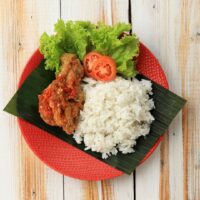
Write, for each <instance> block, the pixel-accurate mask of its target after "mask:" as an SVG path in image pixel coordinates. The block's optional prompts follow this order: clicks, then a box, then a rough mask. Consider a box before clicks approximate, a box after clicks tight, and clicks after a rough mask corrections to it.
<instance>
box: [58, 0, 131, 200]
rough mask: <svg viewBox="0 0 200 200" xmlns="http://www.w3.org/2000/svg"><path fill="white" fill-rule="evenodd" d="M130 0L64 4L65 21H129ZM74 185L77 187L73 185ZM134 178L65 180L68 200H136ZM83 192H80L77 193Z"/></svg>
mask: <svg viewBox="0 0 200 200" xmlns="http://www.w3.org/2000/svg"><path fill="white" fill-rule="evenodd" d="M127 11H128V1H124V0H118V1H96V0H84V1H79V0H74V1H63V0H62V1H61V18H63V19H65V20H90V21H92V22H97V21H104V22H106V23H107V24H112V23H113V22H114V23H116V22H117V21H124V22H128V12H127ZM71 183H73V184H71ZM133 189H134V188H133V177H132V176H124V177H119V178H117V179H115V180H110V181H101V182H93V181H78V180H72V179H71V178H68V177H65V199H69V195H70V197H71V199H72V200H73V199H78V197H80V196H82V195H83V196H84V198H85V199H104V200H111V199H122V197H126V199H127V200H129V199H130V200H132V199H133V196H134V193H133ZM77 191H79V192H77Z"/></svg>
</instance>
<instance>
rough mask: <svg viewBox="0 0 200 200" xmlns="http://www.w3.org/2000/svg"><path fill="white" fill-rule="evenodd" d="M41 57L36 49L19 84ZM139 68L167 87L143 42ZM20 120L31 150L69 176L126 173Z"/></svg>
mask: <svg viewBox="0 0 200 200" xmlns="http://www.w3.org/2000/svg"><path fill="white" fill-rule="evenodd" d="M42 59H43V56H42V55H41V54H40V52H39V51H38V50H37V51H36V52H35V53H34V54H33V55H32V57H31V58H30V60H29V61H28V63H27V64H26V67H25V69H24V71H23V73H22V76H21V78H20V82H19V85H21V84H22V83H23V82H24V80H25V79H26V77H27V76H28V75H29V74H30V73H31V71H32V70H33V69H34V68H36V67H37V66H38V65H39V63H40V62H41V61H42ZM137 69H138V71H139V72H140V73H142V74H144V75H145V76H147V77H148V78H150V79H152V80H154V81H155V82H157V83H159V84H161V85H162V86H163V87H165V88H168V83H167V80H166V77H165V74H164V72H163V70H162V68H161V66H160V64H159V62H158V60H157V59H156V58H155V56H154V55H153V54H152V53H151V52H150V51H149V50H148V49H147V48H146V47H145V46H144V45H142V44H141V46H140V56H139V60H138V64H137ZM18 122H19V126H20V129H21V132H22V134H23V136H24V138H25V140H26V142H27V144H28V145H29V147H30V148H31V149H32V151H33V152H34V153H35V154H36V155H37V156H38V157H39V158H40V159H41V160H42V161H43V162H44V163H46V164H47V165H48V166H50V167H51V168H53V169H55V170H56V171H58V172H60V173H62V174H64V175H66V176H70V177H73V178H78V179H82V180H103V179H109V178H113V177H116V176H120V175H122V174H123V172H121V171H119V170H117V169H115V168H113V167H111V166H109V165H107V164H105V163H103V162H101V161H99V160H97V159H95V158H94V157H92V156H90V155H88V154H87V153H85V152H83V151H81V150H79V149H77V148H75V147H73V146H71V145H69V144H67V143H65V142H63V141H62V140H60V139H58V138H56V137H54V136H52V135H50V134H48V133H47V132H45V131H43V130H41V129H39V128H37V127H36V126H34V125H32V124H29V123H28V122H26V121H24V120H22V119H18ZM161 140H162V136H161V137H160V138H159V139H158V140H157V142H156V143H155V145H154V146H153V147H152V149H151V150H150V151H149V152H148V154H147V155H146V156H145V158H144V159H143V160H142V162H143V161H145V160H146V159H147V158H148V157H149V156H150V155H151V154H152V153H153V151H154V150H155V149H156V147H157V146H158V144H159V143H160V141H161Z"/></svg>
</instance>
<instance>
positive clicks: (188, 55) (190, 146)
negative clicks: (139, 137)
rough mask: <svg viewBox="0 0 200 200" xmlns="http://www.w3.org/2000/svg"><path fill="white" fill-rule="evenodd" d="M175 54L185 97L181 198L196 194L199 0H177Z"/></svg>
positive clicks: (199, 174)
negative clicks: (177, 38) (177, 22)
mask: <svg viewBox="0 0 200 200" xmlns="http://www.w3.org/2000/svg"><path fill="white" fill-rule="evenodd" d="M180 8H181V9H180V17H179V27H178V28H179V29H180V36H179V40H178V48H177V56H178V64H179V70H180V73H181V82H182V94H183V96H184V97H185V98H186V99H187V100H188V103H187V106H186V107H185V109H184V110H183V156H184V199H185V200H186V199H195V200H196V199H199V197H200V156H199V155H200V148H199V147H200V136H199V134H198V133H199V130H200V124H199V119H200V113H199V109H200V106H199V100H200V96H199V92H200V87H199V84H200V81H199V73H200V68H199V65H200V58H199V55H200V47H199V45H200V30H199V28H200V27H199V18H200V13H199V9H200V1H199V0H194V1H189V0H183V1H181V2H180Z"/></svg>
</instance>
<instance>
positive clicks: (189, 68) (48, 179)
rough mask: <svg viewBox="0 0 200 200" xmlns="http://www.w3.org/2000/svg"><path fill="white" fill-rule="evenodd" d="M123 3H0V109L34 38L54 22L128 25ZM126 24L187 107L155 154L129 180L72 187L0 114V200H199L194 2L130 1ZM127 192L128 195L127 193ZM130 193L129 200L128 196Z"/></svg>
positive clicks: (198, 26)
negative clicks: (129, 16)
mask: <svg viewBox="0 0 200 200" xmlns="http://www.w3.org/2000/svg"><path fill="white" fill-rule="evenodd" d="M128 2H129V1H128V0H84V1H83V0H82V1H81V0H73V1H69V0H52V1H47V0H17V1H15V0H8V1H0V27H1V29H0V38H1V39H0V65H1V73H0V108H1V110H2V109H3V107H4V106H5V105H6V103H7V102H8V100H9V99H10V97H11V96H12V95H13V93H14V92H15V91H16V89H17V82H18V80H19V77H20V74H21V72H22V70H23V68H24V65H25V63H26V61H27V59H28V58H29V57H30V55H31V54H32V52H33V51H34V50H35V49H36V48H37V47H38V42H39V37H40V35H41V33H42V32H44V31H47V32H48V33H52V32H53V24H54V23H55V22H56V21H57V19H58V18H59V17H62V18H63V19H71V20H90V21H92V22H97V21H99V20H100V21H104V22H105V23H107V24H115V23H117V22H118V21H124V22H128V8H129V5H128ZM131 5H132V7H131V10H132V22H133V28H134V30H135V32H136V33H137V34H138V36H139V38H140V39H141V41H143V42H144V43H145V44H146V45H147V46H148V47H149V48H150V49H151V51H152V52H153V53H154V54H155V55H156V56H157V58H158V59H159V61H160V63H161V65H162V67H163V68H164V71H165V73H166V75H167V78H168V80H169V85H170V88H171V90H173V91H174V92H176V93H177V94H179V95H182V96H184V97H185V98H186V99H187V100H188V103H187V105H186V107H185V108H184V110H183V112H182V113H180V114H179V115H178V116H177V117H176V118H175V120H174V121H173V123H172V125H171V126H170V128H169V130H168V134H166V135H165V139H164V140H163V142H162V144H161V145H160V147H158V149H157V150H156V151H155V153H154V154H153V155H152V156H151V157H150V158H149V159H148V160H147V161H146V162H145V163H144V164H143V165H141V166H139V167H138V168H137V170H136V185H135V186H134V183H133V176H126V175H124V176H121V177H118V178H116V179H114V180H106V181H97V182H95V181H80V180H75V179H72V178H68V177H63V176H62V175H61V174H59V173H57V172H55V171H53V170H51V169H50V168H48V167H46V166H45V165H44V164H43V163H42V162H41V161H39V159H38V158H36V157H35V155H34V154H33V153H32V152H31V150H30V149H29V147H28V146H27V145H26V143H25V142H24V139H23V138H22V136H21V133H20V131H19V129H18V126H17V122H16V119H15V118H14V117H12V116H10V115H8V114H5V113H3V112H2V111H1V110H0V118H1V120H0V132H1V138H3V139H2V140H1V141H0V158H1V163H0V177H1V180H0V199H9V200H23V199H24V200H31V199H32V200H43V199H48V200H64V199H66V200H68V199H70V200H77V199H83V200H90V199H92V200H93V199H94V200H96V199H97V200H100V199H102V200H121V199H124V200H133V199H134V195H135V197H136V199H138V200H143V199H145V200H146V199H147V200H158V199H163V200H165V199H166V200H168V199H171V200H182V199H185V200H199V199H200V156H199V155H200V136H199V130H200V125H199V120H200V113H199V110H200V105H199V102H200V96H199V94H200V86H199V85H200V81H199V74H200V67H199V66H200V20H199V19H200V12H199V10H200V0H192V1H191V0H177V1H174V0H166V1H161V0H149V1H136V0H131ZM134 187H135V188H136V190H135V191H134ZM134 193H135V194H134Z"/></svg>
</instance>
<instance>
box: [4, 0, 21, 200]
mask: <svg viewBox="0 0 200 200" xmlns="http://www.w3.org/2000/svg"><path fill="white" fill-rule="evenodd" d="M9 3H11V1H0V27H1V29H0V38H1V39H0V63H1V73H0V108H1V109H0V119H1V120H0V133H1V137H2V139H1V140H0V158H1V163H0V177H1V180H0V199H5V198H7V199H16V200H18V199H20V190H19V187H18V186H19V183H20V179H19V178H18V177H17V176H16V174H19V170H20V166H19V162H18V160H19V146H18V145H19V144H18V135H17V134H16V132H17V126H16V121H15V119H14V118H13V117H11V116H9V115H8V114H5V113H4V112H3V111H2V109H3V108H4V106H5V105H6V103H7V101H8V100H9V97H10V96H11V95H12V94H13V92H14V91H15V88H16V75H15V73H16V71H18V70H17V69H16V68H15V67H14V62H13V59H14V51H13V48H14V47H13V43H14V40H13V26H12V24H13V20H14V19H13V18H12V17H8V16H9V14H10V15H11V14H12V7H13V5H12V4H10V7H9ZM9 8H10V9H9ZM8 50H9V54H8ZM9 58H10V59H9ZM15 61H16V59H15ZM8 78H9V82H8V81H7V80H8ZM13 166H15V167H13Z"/></svg>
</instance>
